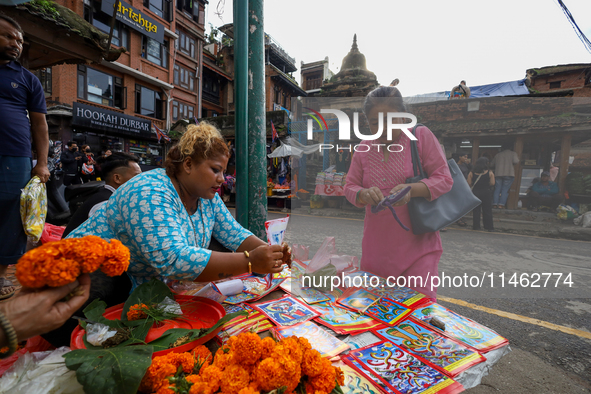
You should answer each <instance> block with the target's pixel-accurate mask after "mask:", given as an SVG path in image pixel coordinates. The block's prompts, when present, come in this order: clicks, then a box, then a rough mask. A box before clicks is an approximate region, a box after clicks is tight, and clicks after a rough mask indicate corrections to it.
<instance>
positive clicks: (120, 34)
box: [84, 1, 129, 48]
mask: <svg viewBox="0 0 591 394" xmlns="http://www.w3.org/2000/svg"><path fill="white" fill-rule="evenodd" d="M111 18H112V15H107V14H105V13H104V12H102V11H101V3H99V2H96V1H93V2H92V3H90V4H87V3H86V2H85V5H84V19H86V21H87V22H88V23H91V24H92V25H93V26H94V27H96V28H97V29H99V30H100V31H102V32H104V33H106V34H109V33H110V32H111ZM111 44H113V45H115V46H117V47H124V48H129V30H128V29H127V27H126V26H125V25H123V24H122V23H121V22H119V21H115V27H114V28H113V39H112V40H111Z"/></svg>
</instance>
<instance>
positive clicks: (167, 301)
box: [158, 297, 183, 315]
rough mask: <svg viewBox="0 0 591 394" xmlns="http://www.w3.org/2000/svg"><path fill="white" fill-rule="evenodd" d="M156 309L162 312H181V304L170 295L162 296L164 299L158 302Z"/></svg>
mask: <svg viewBox="0 0 591 394" xmlns="http://www.w3.org/2000/svg"><path fill="white" fill-rule="evenodd" d="M158 309H160V310H161V311H162V312H166V313H174V314H175V315H182V314H183V310H182V309H181V305H180V304H179V303H178V302H176V301H175V300H173V299H171V298H170V297H166V298H164V300H162V302H161V303H159V304H158Z"/></svg>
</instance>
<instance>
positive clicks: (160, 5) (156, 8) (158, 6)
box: [144, 0, 171, 21]
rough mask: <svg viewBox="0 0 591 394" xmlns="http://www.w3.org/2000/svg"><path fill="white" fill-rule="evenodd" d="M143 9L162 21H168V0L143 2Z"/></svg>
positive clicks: (146, 0)
mask: <svg viewBox="0 0 591 394" xmlns="http://www.w3.org/2000/svg"><path fill="white" fill-rule="evenodd" d="M144 7H146V8H147V9H149V10H150V11H152V12H153V13H154V14H156V15H158V16H159V17H161V18H162V19H164V20H167V21H170V20H171V19H170V0H144Z"/></svg>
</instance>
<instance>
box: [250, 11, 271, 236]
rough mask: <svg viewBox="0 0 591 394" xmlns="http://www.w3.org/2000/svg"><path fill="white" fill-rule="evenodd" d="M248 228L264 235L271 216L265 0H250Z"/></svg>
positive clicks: (257, 234) (256, 233) (258, 234)
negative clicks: (268, 200)
mask: <svg viewBox="0 0 591 394" xmlns="http://www.w3.org/2000/svg"><path fill="white" fill-rule="evenodd" d="M248 24H249V29H248V30H249V34H248V78H249V81H248V201H249V204H248V229H249V230H250V231H252V232H253V234H254V235H256V236H258V237H259V238H261V239H266V236H265V220H266V219H267V146H266V144H267V125H266V123H267V121H266V111H265V109H266V108H265V32H264V23H263V0H249V1H248Z"/></svg>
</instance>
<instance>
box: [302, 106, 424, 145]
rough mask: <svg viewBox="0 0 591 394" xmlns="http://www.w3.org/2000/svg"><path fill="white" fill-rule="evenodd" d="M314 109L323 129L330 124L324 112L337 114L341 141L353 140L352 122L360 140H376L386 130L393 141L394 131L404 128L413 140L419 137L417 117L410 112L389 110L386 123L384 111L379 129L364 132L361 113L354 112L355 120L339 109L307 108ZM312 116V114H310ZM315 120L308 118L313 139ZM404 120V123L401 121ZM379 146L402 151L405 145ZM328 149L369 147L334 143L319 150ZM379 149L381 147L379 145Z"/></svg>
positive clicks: (379, 120) (389, 138) (404, 131)
mask: <svg viewBox="0 0 591 394" xmlns="http://www.w3.org/2000/svg"><path fill="white" fill-rule="evenodd" d="M306 109H309V110H310V111H312V112H313V113H314V114H315V115H316V116H313V117H314V120H316V122H318V123H319V124H320V128H321V129H322V128H323V127H322V126H323V125H324V127H326V129H327V130H328V126H327V123H326V120H325V119H324V117H323V116H322V114H332V115H335V116H336V118H337V120H338V130H339V142H342V141H350V140H351V123H353V133H354V135H355V137H357V138H358V139H360V140H364V141H375V140H378V139H380V138H381V137H382V135H383V134H384V132H386V139H387V140H388V141H392V131H393V130H402V132H403V133H404V134H405V135H406V136H407V137H408V138H410V139H411V140H413V141H416V140H417V138H416V137H415V136H414V135H413V134H412V131H411V130H412V128H413V127H415V126H416V124H417V118H416V116H414V115H413V114H410V113H408V112H388V113H386V116H385V118H386V124H384V113H383V112H379V113H378V129H377V131H376V132H375V134H362V133H361V131H359V113H358V112H354V113H353V122H351V120H350V119H349V116H348V115H347V114H346V113H345V112H343V111H341V110H338V109H321V110H320V112H318V111H315V110H313V109H311V108H306ZM310 116H312V114H310ZM405 119H410V122H408V123H405V122H403V121H404V120H405ZM314 120H313V119H308V124H307V137H308V140H312V139H313V133H314ZM321 122H322V123H321ZM400 122H402V123H400ZM374 145H378V146H384V149H388V151H390V152H400V151H402V149H403V147H402V145H400V144H374ZM327 149H337V150H338V149H345V150H349V151H350V150H351V149H354V150H355V151H366V150H367V149H368V146H367V145H354V146H353V147H351V145H348V146H340V145H336V146H335V145H333V144H320V147H319V150H320V151H323V150H327ZM378 149H379V147H378Z"/></svg>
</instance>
